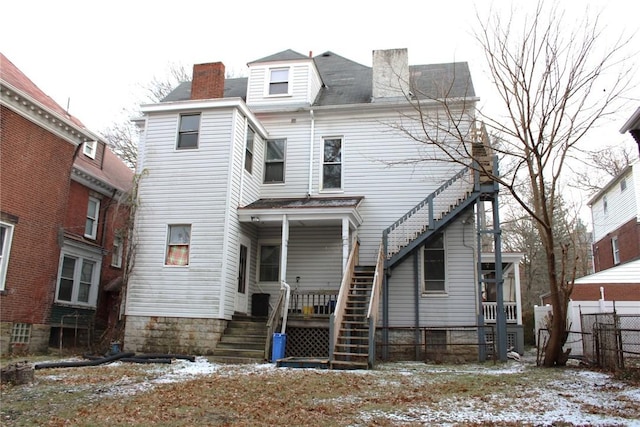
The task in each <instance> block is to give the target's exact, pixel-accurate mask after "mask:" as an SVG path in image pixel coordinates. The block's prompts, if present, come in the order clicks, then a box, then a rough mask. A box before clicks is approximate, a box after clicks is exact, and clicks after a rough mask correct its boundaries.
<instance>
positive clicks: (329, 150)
mask: <svg viewBox="0 0 640 427" xmlns="http://www.w3.org/2000/svg"><path fill="white" fill-rule="evenodd" d="M341 188H342V138H325V139H324V150H323V157H322V189H323V190H339V189H341Z"/></svg>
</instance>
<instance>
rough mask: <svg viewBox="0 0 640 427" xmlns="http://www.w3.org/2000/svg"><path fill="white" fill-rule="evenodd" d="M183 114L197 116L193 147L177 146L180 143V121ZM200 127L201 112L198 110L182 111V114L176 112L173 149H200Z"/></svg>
mask: <svg viewBox="0 0 640 427" xmlns="http://www.w3.org/2000/svg"><path fill="white" fill-rule="evenodd" d="M183 116H199V119H198V137H197V139H196V146H195V147H179V146H178V144H179V143H180V135H181V132H180V124H181V123H182V117H183ZM201 128H202V113H201V112H198V111H194V112H190V113H182V114H178V124H177V126H176V143H175V145H174V146H173V151H178V152H182V151H193V150H199V149H200V136H201V135H200V132H201Z"/></svg>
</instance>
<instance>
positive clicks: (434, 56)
mask: <svg viewBox="0 0 640 427" xmlns="http://www.w3.org/2000/svg"><path fill="white" fill-rule="evenodd" d="M522 3H533V2H529V1H527V2H522ZM566 3H567V4H568V5H570V7H571V9H573V10H575V12H576V13H581V11H583V10H584V7H583V5H586V4H587V2H582V1H579V0H571V1H566ZM588 3H589V4H591V5H592V8H593V9H594V10H601V11H602V14H603V15H602V16H603V18H604V22H606V23H607V25H608V26H609V28H608V29H607V31H611V33H610V34H612V36H613V35H617V33H619V31H620V30H623V29H625V30H626V32H628V33H632V32H635V31H637V28H634V26H636V27H637V26H638V24H637V17H638V16H639V14H638V11H639V10H640V6H638V5H637V4H636V3H635V2H634V1H629V0H608V1H605V0H589V1H588ZM492 5H493V7H494V8H496V7H497V8H503V9H504V8H508V7H510V6H509V5H510V2H509V1H507V0H494V1H489V0H475V1H472V0H445V1H437V2H436V1H430V0H429V1H428V0H422V1H417V0H416V1H407V0H392V1H371V0H369V1H353V0H339V1H335V0H318V1H314V2H312V1H290V0H280V1H277V2H269V1H263V0H256V1H253V0H245V1H238V0H235V1H234V0H228V1H224V2H223V1H213V0H210V1H192V0H180V1H171V2H169V1H165V0H155V1H141V0H127V1H123V0H109V1H101V2H98V1H87V0H82V1H71V0H57V1H51V0H38V1H34V0H21V1H10V2H4V4H3V6H2V7H0V13H1V15H2V22H1V24H0V49H1V50H2V52H3V53H4V54H5V55H6V56H7V57H8V58H9V59H10V60H11V61H12V62H13V63H14V64H15V65H16V66H17V67H18V68H20V69H21V70H22V71H23V72H24V73H25V74H26V75H27V76H28V77H29V78H31V80H33V81H34V83H36V84H37V85H38V86H39V87H40V88H41V89H42V90H44V91H45V92H46V93H47V94H49V95H50V96H51V97H52V98H53V99H54V100H55V101H57V102H58V103H59V104H60V105H61V106H62V107H66V106H67V104H68V105H69V110H70V112H71V113H72V114H73V115H75V116H76V117H78V118H79V119H80V120H81V121H83V122H84V123H85V125H86V126H87V127H88V128H90V129H91V130H93V131H96V132H98V131H100V130H101V129H103V128H105V127H106V126H108V125H109V124H110V123H112V122H113V121H115V120H121V119H122V117H121V115H122V111H123V109H127V108H130V107H131V106H132V105H134V104H136V103H137V100H138V99H140V96H141V95H140V90H139V88H140V85H142V84H144V83H146V82H149V81H150V80H151V79H152V78H153V77H154V76H158V77H162V76H163V75H164V74H165V73H166V70H167V69H168V67H169V64H170V63H177V64H183V65H185V66H186V67H187V68H188V69H189V70H190V69H191V66H192V65H193V64H194V63H202V62H215V61H222V62H223V63H224V64H225V65H226V68H227V70H228V71H232V72H234V73H236V74H240V73H243V72H244V71H245V67H246V64H247V62H250V61H252V60H255V59H259V58H262V57H264V56H267V55H270V54H273V53H276V52H280V51H282V50H285V49H293V50H295V51H297V52H299V53H302V54H305V55H306V54H308V53H309V52H313V54H314V55H317V54H320V53H322V52H325V51H328V50H330V51H333V52H334V53H336V54H338V55H341V56H344V57H346V58H349V59H352V60H354V61H356V62H359V63H362V64H364V65H368V66H370V65H371V55H372V51H373V50H375V49H388V48H402V47H406V48H408V50H409V62H410V63H411V64H427V63H440V62H452V61H466V62H468V63H469V65H470V68H471V72H472V77H473V80H474V84H475V87H476V93H477V94H478V95H479V96H480V97H481V100H482V102H483V103H484V104H486V103H491V101H492V100H491V99H490V97H489V96H488V95H487V94H488V93H489V90H490V87H489V80H488V78H487V75H486V73H485V72H484V59H483V57H482V53H481V52H480V50H479V48H478V45H477V44H476V43H475V42H474V41H473V39H472V37H471V32H472V30H473V28H474V27H475V26H476V22H477V21H476V18H475V7H477V8H478V10H480V12H481V13H485V12H486V11H487V10H488V9H489V8H490V7H491V6H492ZM579 5H581V6H579ZM604 5H606V7H605V6H604ZM634 21H635V22H634ZM636 99H637V98H636ZM636 104H638V105H640V102H636ZM634 108H635V107H633V108H630V109H629V110H628V111H624V112H621V116H620V119H619V120H621V122H618V123H613V124H612V129H613V132H614V133H615V134H614V135H612V138H615V139H617V140H620V139H621V137H622V136H621V135H618V134H617V130H618V129H619V128H620V127H621V126H622V124H623V123H624V121H623V120H625V119H626V118H628V117H629V116H630V114H631V112H632V111H633V109H634ZM625 114H626V117H624V115H625Z"/></svg>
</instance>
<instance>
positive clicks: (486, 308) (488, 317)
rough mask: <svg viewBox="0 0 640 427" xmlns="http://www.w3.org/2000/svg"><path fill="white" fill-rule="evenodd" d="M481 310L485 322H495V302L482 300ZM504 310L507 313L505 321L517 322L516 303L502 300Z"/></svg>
mask: <svg viewBox="0 0 640 427" xmlns="http://www.w3.org/2000/svg"><path fill="white" fill-rule="evenodd" d="M482 312H483V313H484V322H485V323H496V317H497V316H496V314H497V303H495V302H483V303H482ZM504 312H505V314H506V315H507V323H518V303H517V302H504Z"/></svg>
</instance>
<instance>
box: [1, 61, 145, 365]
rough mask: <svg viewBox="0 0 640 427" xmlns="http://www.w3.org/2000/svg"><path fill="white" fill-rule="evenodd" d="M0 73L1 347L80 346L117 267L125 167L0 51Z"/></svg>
mask: <svg viewBox="0 0 640 427" xmlns="http://www.w3.org/2000/svg"><path fill="white" fill-rule="evenodd" d="M0 71H1V75H0V77H1V80H0V84H1V91H2V92H1V95H0V102H1V105H0V108H1V111H0V140H1V151H0V152H1V153H2V156H1V158H0V162H1V163H0V174H1V175H0V185H1V191H0V214H1V217H0V307H1V309H0V330H1V332H0V352H1V353H2V354H6V353H7V352H12V351H14V352H17V351H28V352H32V353H33V352H42V351H46V349H47V348H48V346H49V345H50V344H54V345H59V344H60V342H59V340H60V338H61V337H62V338H63V340H64V336H65V334H67V335H69V334H72V335H74V337H73V338H74V339H76V338H78V337H77V336H76V334H77V333H78V331H81V333H82V337H81V338H82V339H83V341H82V342H86V337H87V331H88V332H90V333H94V332H96V329H95V328H94V326H96V324H97V326H98V327H102V328H105V327H106V323H107V321H108V316H109V311H110V310H111V308H110V307H109V305H110V303H111V302H110V300H109V298H110V295H109V294H107V293H106V292H105V291H104V286H105V285H106V284H107V283H108V282H109V281H111V280H113V279H115V278H116V277H117V276H121V275H122V272H123V261H122V259H123V258H122V257H123V255H124V254H123V250H124V248H125V244H126V242H125V239H124V237H126V235H125V234H122V233H123V232H124V231H126V230H125V229H124V225H125V223H126V221H128V209H126V208H125V209H122V207H120V206H117V203H118V200H119V199H120V198H121V197H122V196H123V194H125V192H126V191H128V190H129V189H130V188H131V185H132V177H133V172H132V171H131V170H129V169H128V168H127V167H126V166H125V165H124V163H123V162H122V161H121V160H119V159H118V158H117V157H115V155H114V154H113V153H112V152H111V151H110V150H109V148H108V147H107V146H106V145H105V143H104V142H103V141H102V140H100V138H99V137H98V136H97V135H95V134H93V133H92V132H90V131H89V130H88V129H86V128H85V127H84V125H83V124H82V123H81V122H80V121H79V120H78V119H76V118H75V117H73V116H71V115H70V114H68V113H67V112H66V111H65V110H64V109H62V108H61V107H60V106H59V105H58V104H57V103H55V101H53V100H52V99H51V98H50V97H48V96H47V95H46V94H45V93H44V92H42V91H41V90H40V89H39V88H38V87H37V86H36V85H35V84H34V83H33V82H32V81H31V80H29V78H27V77H26V76H25V75H24V74H23V73H22V72H21V71H20V70H19V69H18V68H17V67H16V66H15V65H14V64H13V63H11V62H10V61H9V59H7V58H6V57H5V56H4V55H1V54H0ZM119 230H122V231H119ZM114 239H115V240H114ZM114 242H115V244H114ZM96 311H101V315H99V316H96ZM74 342H75V343H78V342H79V341H77V340H76V341H67V342H66V343H67V344H71V343H74Z"/></svg>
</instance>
